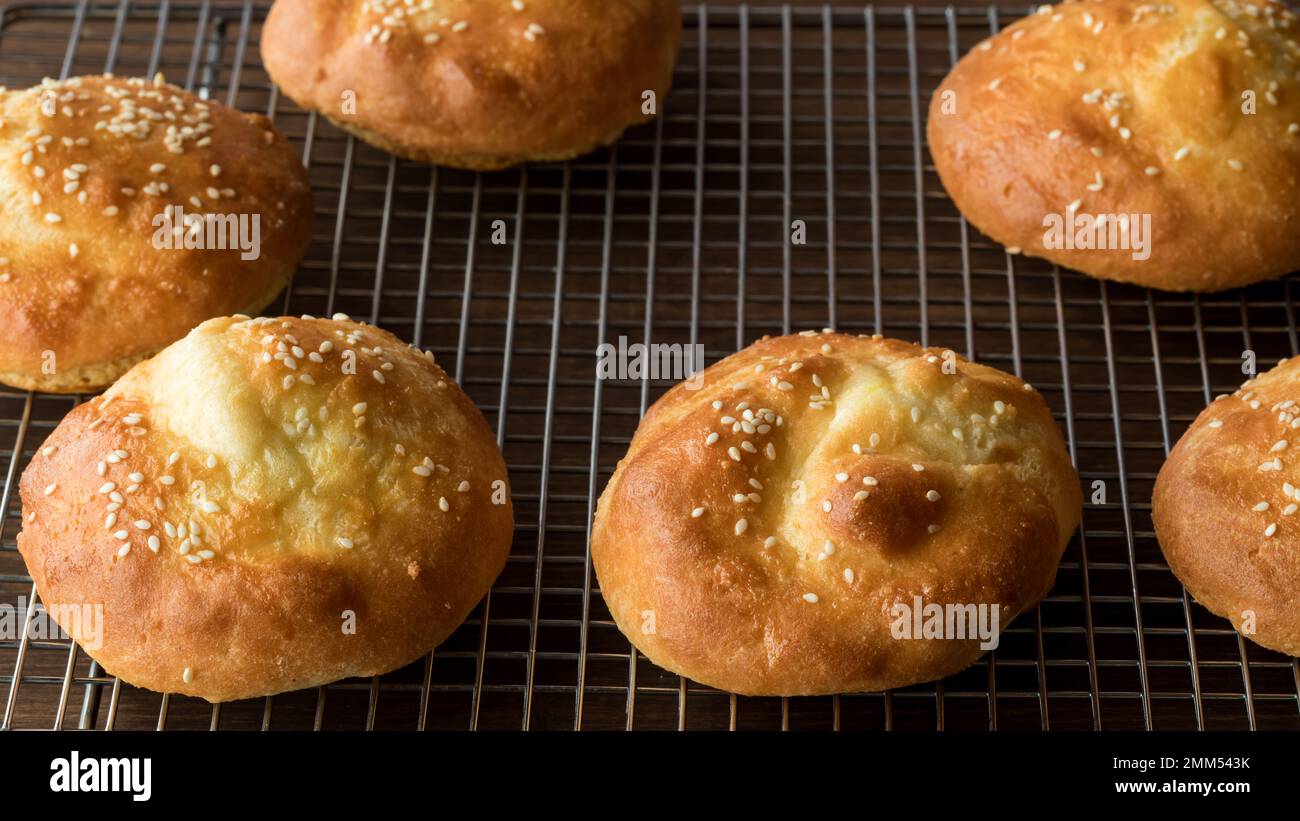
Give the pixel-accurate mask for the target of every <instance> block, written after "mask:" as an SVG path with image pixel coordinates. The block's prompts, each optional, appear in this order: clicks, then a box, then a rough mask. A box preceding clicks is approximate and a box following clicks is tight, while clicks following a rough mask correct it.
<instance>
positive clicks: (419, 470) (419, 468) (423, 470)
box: [411, 465, 433, 476]
mask: <svg viewBox="0 0 1300 821" xmlns="http://www.w3.org/2000/svg"><path fill="white" fill-rule="evenodd" d="M411 472H412V473H414V474H415V475H416V476H429V475H430V474H432V473H433V471H431V470H429V469H428V468H427V467H425V466H424V465H416V466H415V467H413V468H411Z"/></svg>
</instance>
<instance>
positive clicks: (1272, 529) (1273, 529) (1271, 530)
mask: <svg viewBox="0 0 1300 821" xmlns="http://www.w3.org/2000/svg"><path fill="white" fill-rule="evenodd" d="M1276 532H1277V523H1276V522H1274V523H1272V524H1270V525H1269V526H1268V527H1266V528H1264V535H1265V536H1272V535H1273V534H1274V533H1276Z"/></svg>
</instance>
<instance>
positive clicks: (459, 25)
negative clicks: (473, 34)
mask: <svg viewBox="0 0 1300 821" xmlns="http://www.w3.org/2000/svg"><path fill="white" fill-rule="evenodd" d="M467 28H469V21H467V20H461V21H459V22H458V23H456V24H455V25H453V26H452V27H451V30H452V31H454V32H456V33H457V34H459V33H460V32H462V31H464V30H465V29H467Z"/></svg>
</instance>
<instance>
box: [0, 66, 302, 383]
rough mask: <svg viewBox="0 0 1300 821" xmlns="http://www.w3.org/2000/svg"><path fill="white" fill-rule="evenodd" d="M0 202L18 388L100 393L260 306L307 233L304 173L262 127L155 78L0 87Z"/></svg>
mask: <svg viewBox="0 0 1300 821" xmlns="http://www.w3.org/2000/svg"><path fill="white" fill-rule="evenodd" d="M0 202H3V203H4V206H3V207H4V212H5V213H4V219H3V220H0V327H3V328H4V329H5V330H4V338H5V342H4V344H3V345H0V382H3V383H5V384H7V385H13V386H15V387H19V388H24V389H28V390H42V391H54V392H67V393H74V392H89V391H93V390H97V389H99V388H102V387H104V386H106V385H109V384H111V383H112V382H113V380H114V379H117V378H118V377H119V376H121V375H122V374H123V373H125V372H126V371H127V369H128V368H130V367H131V365H133V364H134V363H136V362H138V361H139V360H140V359H143V358H144V357H146V356H149V355H151V354H153V353H155V352H157V351H159V350H161V349H162V348H163V347H165V346H166V345H169V344H170V343H172V342H175V341H176V340H177V339H180V338H181V337H182V336H184V335H185V334H186V333H187V332H189V330H190V329H191V328H193V327H194V326H195V325H197V324H198V323H200V322H202V321H203V320H205V319H208V318H210V317H213V316H224V315H226V314H231V313H234V312H236V311H246V312H250V313H251V312H256V311H258V310H260V309H261V308H262V307H264V306H265V305H267V304H268V303H270V301H271V300H272V299H274V298H275V295H276V294H277V293H279V292H280V290H281V289H282V288H283V287H284V283H285V281H286V280H287V279H288V277H289V275H290V274H291V273H292V272H293V270H294V268H295V267H296V266H297V264H298V262H299V260H300V259H301V258H302V256H303V254H304V253H305V252H306V250H307V245H308V243H309V241H310V239H311V221H312V196H311V189H310V187H309V186H308V183H307V175H306V173H305V172H304V170H303V167H302V162H301V160H299V159H298V157H297V155H296V154H295V153H294V151H293V148H292V147H291V146H290V145H289V142H288V141H287V140H286V139H285V138H284V137H283V136H281V135H280V134H279V133H277V132H276V130H275V129H274V128H273V127H272V126H271V123H270V121H269V120H267V119H266V118H265V117H263V116H261V115H257V114H243V113H241V112H239V111H235V110H233V109H230V108H227V107H225V106H223V105H221V104H219V103H214V102H211V101H209V100H201V99H199V98H198V97H195V96H194V95H193V94H190V93H188V92H186V91H184V90H182V89H180V88H177V87H176V86H172V85H167V84H165V83H163V82H162V78H161V76H160V77H159V78H157V79H156V80H153V81H145V80H140V79H119V78H116V77H113V76H111V75H104V76H100V77H74V78H72V79H70V80H66V81H61V82H60V81H55V80H46V81H45V82H43V83H42V84H41V85H38V86H35V87H33V88H30V89H27V90H25V91H9V92H5V91H3V90H0ZM169 208H171V210H169ZM177 209H180V210H177ZM205 215H211V217H212V219H211V220H209V219H208V217H207V216H205ZM167 218H170V225H171V226H172V227H174V228H179V229H180V230H181V233H180V234H179V235H177V234H176V232H175V231H171V230H168V225H169V223H168V222H166V221H165V219H167ZM241 220H242V224H241ZM182 226H185V227H182ZM209 226H211V230H209ZM241 242H242V243H243V244H242V245H241V244H240V243H241ZM186 245H189V246H191V247H188V248H187V247H185V246H186ZM195 245H199V246H202V247H194V246H195ZM168 246H172V247H168ZM231 246H233V247H231ZM254 254H256V255H257V256H256V258H246V257H250V256H252V255H254Z"/></svg>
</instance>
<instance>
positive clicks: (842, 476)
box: [835, 473, 849, 482]
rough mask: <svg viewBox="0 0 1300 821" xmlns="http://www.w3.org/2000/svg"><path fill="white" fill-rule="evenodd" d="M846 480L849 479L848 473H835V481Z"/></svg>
mask: <svg viewBox="0 0 1300 821" xmlns="http://www.w3.org/2000/svg"><path fill="white" fill-rule="evenodd" d="M848 480H849V475H848V474H847V473H837V474H835V481H837V482H847V481H848Z"/></svg>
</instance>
